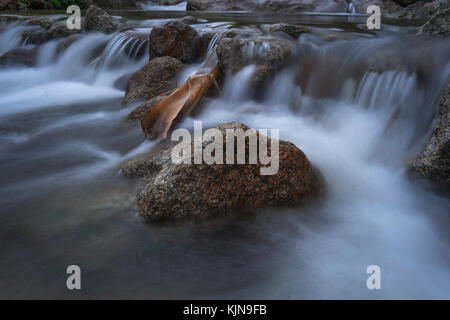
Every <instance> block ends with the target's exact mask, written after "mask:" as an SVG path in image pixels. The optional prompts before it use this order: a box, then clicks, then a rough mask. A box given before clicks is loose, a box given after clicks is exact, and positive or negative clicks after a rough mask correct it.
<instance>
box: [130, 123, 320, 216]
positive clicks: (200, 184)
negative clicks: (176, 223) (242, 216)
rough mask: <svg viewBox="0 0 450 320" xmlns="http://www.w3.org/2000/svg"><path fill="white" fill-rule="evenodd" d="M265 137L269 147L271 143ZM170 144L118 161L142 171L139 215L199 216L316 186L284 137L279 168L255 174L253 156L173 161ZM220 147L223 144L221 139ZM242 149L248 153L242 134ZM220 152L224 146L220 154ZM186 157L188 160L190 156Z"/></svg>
mask: <svg viewBox="0 0 450 320" xmlns="http://www.w3.org/2000/svg"><path fill="white" fill-rule="evenodd" d="M216 128H217V129H219V130H220V131H221V133H222V136H223V137H225V132H226V131H225V130H227V129H234V130H237V129H241V130H243V131H245V132H247V130H250V132H253V133H255V134H256V136H257V137H259V133H257V132H255V131H254V130H253V129H250V128H249V127H247V126H245V125H244V124H242V123H239V122H232V123H227V124H222V125H220V126H218V127H216ZM223 140H224V141H226V140H225V138H224V139H223ZM268 140H269V142H268V149H269V153H270V152H271V146H272V145H271V142H270V139H268ZM212 142H213V138H211V140H209V141H206V142H203V145H202V148H203V150H205V148H207V147H208V146H209V145H210V144H211V143H212ZM173 147H174V143H169V144H167V145H166V146H165V147H163V148H162V149H161V150H160V151H159V152H157V153H156V154H153V155H147V156H145V157H141V158H139V159H137V160H132V161H129V162H127V163H126V164H125V165H124V166H123V167H122V170H123V173H124V174H125V175H127V176H134V177H145V179H146V181H147V182H146V185H145V186H144V188H143V189H142V190H141V191H140V192H139V194H138V196H137V203H138V206H139V215H140V216H142V217H145V218H151V219H155V218H172V219H173V218H186V217H188V218H203V217H207V216H214V215H215V216H219V215H227V214H234V213H238V212H240V211H242V210H253V209H258V208H264V207H275V206H282V205H297V204H300V203H305V202H307V201H310V200H314V199H317V198H318V196H319V195H320V193H321V190H322V186H323V183H322V179H321V174H320V173H319V172H318V170H317V169H315V168H314V167H313V166H312V165H311V163H310V162H309V160H308V159H307V157H306V156H305V154H304V153H303V152H302V151H301V150H300V149H298V148H297V147H296V146H295V145H293V144H292V143H290V142H286V141H279V170H278V173H276V174H274V175H261V171H260V169H261V167H263V165H262V164H261V163H260V162H259V161H258V162H257V163H256V164H210V165H208V164H191V165H189V164H174V163H173V162H172V159H171V152H172V149H173ZM219 148H220V147H219ZM222 148H223V149H224V150H225V145H223V147H222ZM246 150H247V155H248V150H249V142H248V139H247V140H246ZM225 157H226V155H225V152H224V160H225ZM191 160H192V163H193V156H192V159H191ZM246 163H248V161H247V162H246Z"/></svg>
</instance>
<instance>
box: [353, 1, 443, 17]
mask: <svg viewBox="0 0 450 320" xmlns="http://www.w3.org/2000/svg"><path fill="white" fill-rule="evenodd" d="M352 1H353V4H354V5H355V8H356V11H357V12H359V13H366V10H367V7H368V6H370V5H377V6H379V7H380V9H381V13H382V15H383V16H387V17H392V18H401V19H426V18H428V17H429V15H430V12H431V11H433V10H434V8H436V7H437V6H439V5H440V4H441V3H444V2H446V1H448V0H435V1H414V3H412V4H410V5H408V6H407V7H404V6H402V5H399V4H397V3H396V2H397V1H396V2H394V1H392V0H352ZM405 3H406V2H405Z"/></svg>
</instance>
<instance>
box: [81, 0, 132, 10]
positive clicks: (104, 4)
mask: <svg viewBox="0 0 450 320" xmlns="http://www.w3.org/2000/svg"><path fill="white" fill-rule="evenodd" d="M91 5H96V6H97V7H100V8H102V9H138V6H137V5H136V2H135V1H134V0H86V7H89V6H91Z"/></svg>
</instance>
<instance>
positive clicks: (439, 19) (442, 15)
mask: <svg viewBox="0 0 450 320" xmlns="http://www.w3.org/2000/svg"><path fill="white" fill-rule="evenodd" d="M424 33H429V34H433V35H441V36H446V37H448V36H450V8H449V7H447V8H437V11H436V12H435V13H434V14H433V15H432V16H431V17H430V19H429V20H428V21H427V22H426V23H425V24H424V25H423V26H422V27H421V28H420V29H419V32H418V34H424Z"/></svg>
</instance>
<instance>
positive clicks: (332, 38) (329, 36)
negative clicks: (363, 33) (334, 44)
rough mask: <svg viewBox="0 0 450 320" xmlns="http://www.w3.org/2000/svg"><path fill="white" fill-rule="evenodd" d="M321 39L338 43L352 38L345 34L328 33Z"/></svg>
mask: <svg viewBox="0 0 450 320" xmlns="http://www.w3.org/2000/svg"><path fill="white" fill-rule="evenodd" d="M322 39H323V40H325V41H340V40H350V39H352V37H351V36H350V35H347V34H340V33H329V34H326V35H324V36H322Z"/></svg>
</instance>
